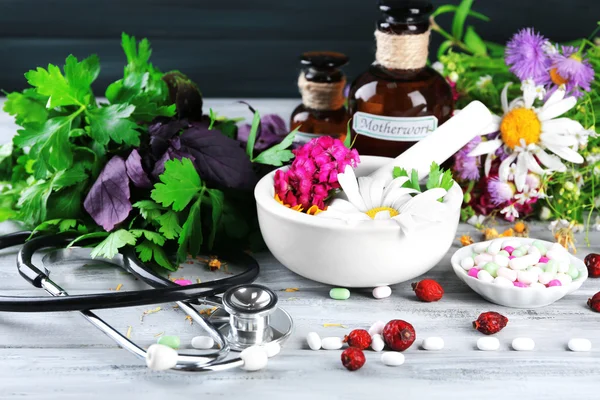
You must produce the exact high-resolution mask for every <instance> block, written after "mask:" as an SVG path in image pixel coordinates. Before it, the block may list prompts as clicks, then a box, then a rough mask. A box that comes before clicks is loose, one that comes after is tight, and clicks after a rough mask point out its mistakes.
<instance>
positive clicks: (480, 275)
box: [477, 269, 494, 282]
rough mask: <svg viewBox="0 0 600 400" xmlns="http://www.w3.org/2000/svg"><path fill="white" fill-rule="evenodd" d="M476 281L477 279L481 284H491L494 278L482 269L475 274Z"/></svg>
mask: <svg viewBox="0 0 600 400" xmlns="http://www.w3.org/2000/svg"><path fill="white" fill-rule="evenodd" d="M477 279H479V280H480V281H482V282H493V281H494V277H493V276H492V275H490V273H489V272H487V271H486V270H484V269H482V270H479V272H478V273H477Z"/></svg>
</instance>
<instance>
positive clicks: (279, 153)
mask: <svg viewBox="0 0 600 400" xmlns="http://www.w3.org/2000/svg"><path fill="white" fill-rule="evenodd" d="M299 128H300V127H297V128H296V129H294V130H293V131H291V132H290V133H289V134H288V135H287V136H286V137H285V138H283V140H282V141H281V143H279V144H276V145H275V146H273V147H271V148H269V149H267V150H265V151H263V152H262V153H260V154H259V155H258V156H257V157H256V158H255V159H254V160H252V161H253V162H257V163H260V164H267V165H274V166H275V167H281V166H282V165H283V163H284V162H288V161H290V160H291V159H292V158H294V153H292V152H291V151H290V150H288V147H290V146H291V145H292V143H293V142H294V138H295V137H296V132H298V129H299Z"/></svg>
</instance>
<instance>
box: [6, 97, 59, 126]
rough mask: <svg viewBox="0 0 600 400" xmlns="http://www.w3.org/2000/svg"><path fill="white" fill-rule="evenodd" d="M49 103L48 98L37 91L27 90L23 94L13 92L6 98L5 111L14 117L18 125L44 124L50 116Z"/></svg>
mask: <svg viewBox="0 0 600 400" xmlns="http://www.w3.org/2000/svg"><path fill="white" fill-rule="evenodd" d="M47 102H48V96H43V95H41V94H39V93H38V92H37V91H36V90H35V89H31V88H30V89H25V90H23V93H19V92H13V93H9V94H8V95H7V96H6V101H5V102H4V111H6V112H7V113H9V114H10V115H13V116H14V117H15V122H16V123H17V124H18V125H21V126H23V125H24V124H43V123H44V122H46V120H47V119H48V114H49V113H48V110H47V109H46V103H47Z"/></svg>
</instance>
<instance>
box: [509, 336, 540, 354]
mask: <svg viewBox="0 0 600 400" xmlns="http://www.w3.org/2000/svg"><path fill="white" fill-rule="evenodd" d="M512 348H513V349H515V350H516V351H531V350H533V349H534V348H535V342H534V341H533V339H531V338H526V337H522V338H516V339H514V340H513V341H512Z"/></svg>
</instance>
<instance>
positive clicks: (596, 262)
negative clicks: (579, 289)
mask: <svg viewBox="0 0 600 400" xmlns="http://www.w3.org/2000/svg"><path fill="white" fill-rule="evenodd" d="M583 261H584V262H585V266H586V267H587V269H588V275H589V276H590V278H600V254H595V253H590V254H588V255H587V256H585V259H584V260H583Z"/></svg>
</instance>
